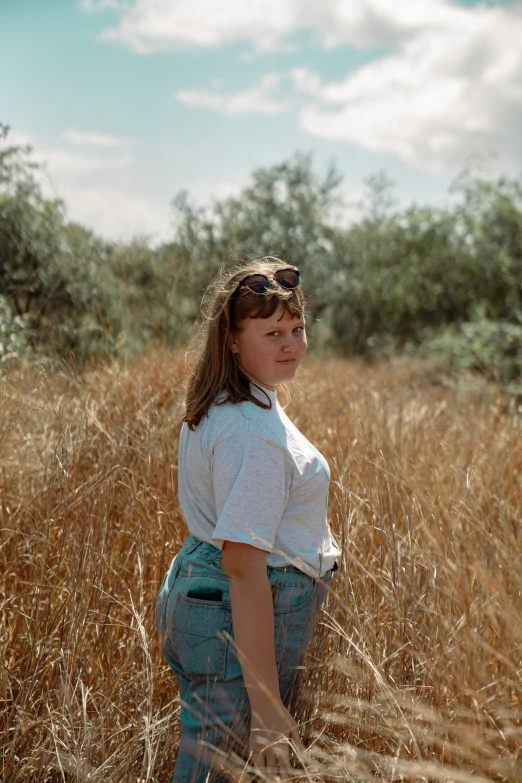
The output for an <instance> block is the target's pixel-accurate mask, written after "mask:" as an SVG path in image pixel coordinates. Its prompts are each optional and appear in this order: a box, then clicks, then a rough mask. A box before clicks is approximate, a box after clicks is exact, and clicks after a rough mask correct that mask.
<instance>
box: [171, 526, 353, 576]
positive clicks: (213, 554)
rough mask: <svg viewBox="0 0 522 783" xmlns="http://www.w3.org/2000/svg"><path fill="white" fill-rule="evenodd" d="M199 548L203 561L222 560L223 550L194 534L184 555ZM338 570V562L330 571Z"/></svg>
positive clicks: (189, 539)
mask: <svg viewBox="0 0 522 783" xmlns="http://www.w3.org/2000/svg"><path fill="white" fill-rule="evenodd" d="M198 548H199V552H198V557H200V558H201V559H202V560H206V561H207V562H209V563H219V561H220V560H221V554H222V552H221V549H219V548H218V547H216V546H214V545H213V544H209V543H208V541H202V540H201V539H200V538H197V537H196V536H193V535H192V533H189V534H188V536H187V537H186V539H185V542H184V544H183V554H185V555H190V554H191V553H192V552H194V551H195V550H196V549H198ZM280 568H282V569H284V570H285V571H297V572H298V573H299V574H302V573H303V572H302V571H301V570H300V569H299V568H296V567H295V566H292V565H287V566H280ZM338 568H339V566H338V564H337V560H336V561H335V563H334V564H333V566H332V568H330V569H329V570H330V571H337V570H338Z"/></svg>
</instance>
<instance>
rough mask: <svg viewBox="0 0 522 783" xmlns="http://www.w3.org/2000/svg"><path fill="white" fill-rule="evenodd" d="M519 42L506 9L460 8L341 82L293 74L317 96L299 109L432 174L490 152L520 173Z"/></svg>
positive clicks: (314, 122)
mask: <svg viewBox="0 0 522 783" xmlns="http://www.w3.org/2000/svg"><path fill="white" fill-rule="evenodd" d="M438 2H439V5H441V6H442V5H445V3H443V2H442V0H440V1H439V0H438ZM427 22H428V20H427ZM520 40H522V16H521V15H520V14H518V13H515V12H512V11H511V10H510V9H508V8H495V9H492V8H486V7H485V6H481V7H479V8H478V9H475V10H474V11H472V12H471V11H465V12H463V11H462V9H458V8H456V7H454V8H452V9H451V13H449V14H446V16H441V17H440V19H439V24H437V25H432V24H429V23H426V24H425V25H424V27H423V28H421V27H419V28H418V29H417V30H416V31H415V35H413V36H412V37H410V38H408V39H406V40H405V41H404V42H403V43H402V44H401V45H400V47H399V51H398V52H396V53H394V54H391V55H388V56H385V57H382V58H380V59H377V60H374V61H372V62H370V63H368V64H367V65H365V66H363V67H361V68H360V69H358V70H356V71H354V72H351V73H349V74H348V75H347V76H346V78H345V79H344V80H343V81H341V82H331V83H324V82H323V81H322V80H321V78H320V77H319V76H318V74H315V73H313V72H311V71H310V70H309V69H306V68H300V69H296V70H294V71H293V72H292V76H293V81H294V86H295V87H296V89H297V90H298V91H299V92H301V93H302V94H304V95H307V96H311V97H312V98H313V99H314V100H313V102H312V103H311V104H310V103H308V104H307V105H305V106H304V108H303V109H302V112H301V124H302V127H303V128H304V129H305V130H307V131H308V132H309V133H311V134H313V135H315V136H318V137H322V138H325V139H333V140H340V141H345V142H348V143H352V144H354V145H357V146H359V147H362V148H364V149H367V150H370V151H375V152H389V153H393V154H395V155H398V156H399V157H401V158H402V159H403V160H405V161H407V162H409V163H411V164H413V165H414V166H416V167H417V168H421V169H423V170H425V171H427V172H432V173H438V172H441V171H444V170H450V169H454V168H455V167H456V166H461V165H462V163H463V161H464V160H465V159H466V158H467V157H468V156H469V155H470V154H477V153H487V152H488V151H492V152H495V153H496V154H497V157H498V166H499V170H504V171H505V170H506V168H507V169H511V168H512V167H513V166H515V167H519V168H520V167H521V166H522V149H521V148H520V141H519V136H520V134H519V128H520V125H521V122H522V47H520V44H519V42H520Z"/></svg>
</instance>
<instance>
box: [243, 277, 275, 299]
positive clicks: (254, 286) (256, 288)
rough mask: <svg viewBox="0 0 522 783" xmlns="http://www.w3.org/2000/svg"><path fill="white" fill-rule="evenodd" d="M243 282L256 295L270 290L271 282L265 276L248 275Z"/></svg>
mask: <svg viewBox="0 0 522 783" xmlns="http://www.w3.org/2000/svg"><path fill="white" fill-rule="evenodd" d="M242 282H243V285H246V287H247V288H250V290H251V291H253V292H254V293H255V294H262V293H264V292H265V291H268V289H269V288H270V281H269V279H268V277H265V275H248V277H245V278H243V281H242Z"/></svg>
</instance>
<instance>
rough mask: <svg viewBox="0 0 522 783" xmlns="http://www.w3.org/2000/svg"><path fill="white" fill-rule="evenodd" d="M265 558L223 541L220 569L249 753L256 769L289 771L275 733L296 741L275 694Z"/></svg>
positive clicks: (248, 548)
mask: <svg viewBox="0 0 522 783" xmlns="http://www.w3.org/2000/svg"><path fill="white" fill-rule="evenodd" d="M266 556H267V552H265V551H264V550H263V549H258V548H256V547H254V546H250V544H240V543H237V542H235V541H225V543H224V544H223V555H222V559H221V566H222V568H223V570H224V571H225V573H226V574H227V576H228V578H229V582H230V600H231V603H232V621H233V625H234V638H235V642H236V646H237V652H238V656H239V662H240V664H241V669H242V672H243V679H244V681H245V685H246V689H247V693H248V697H249V699H250V706H251V709H252V723H251V735H250V750H251V751H253V753H254V756H255V758H256V763H257V764H258V765H259V766H261V767H266V766H268V767H274V766H277V763H279V766H280V767H281V768H289V755H288V744H287V743H285V742H284V741H281V735H285V736H287V737H288V736H292V738H293V739H294V740H295V742H296V743H297V744H300V740H299V733H298V730H297V725H296V723H295V721H294V719H293V718H292V716H291V715H290V713H289V712H288V710H287V709H286V708H285V707H284V705H283V703H282V701H281V695H280V692H279V679H278V675H277V665H276V655H275V645H274V609H273V602H272V591H271V587H270V582H269V579H268V574H267V570H266ZM274 741H275V744H274ZM268 743H271V747H270V748H269V749H268V748H266V745H267V744H268ZM276 762H277V763H276Z"/></svg>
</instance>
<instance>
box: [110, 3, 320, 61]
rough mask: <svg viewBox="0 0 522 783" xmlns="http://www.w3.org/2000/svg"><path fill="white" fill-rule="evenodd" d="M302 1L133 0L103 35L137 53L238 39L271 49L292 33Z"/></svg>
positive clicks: (212, 44)
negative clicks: (116, 21) (188, 0)
mask: <svg viewBox="0 0 522 783" xmlns="http://www.w3.org/2000/svg"><path fill="white" fill-rule="evenodd" d="M304 2H305V0H284V2H283V1H282V0H257V1H256V2H245V0H219V2H216V0H191V1H190V2H187V0H134V2H133V4H132V5H130V6H128V7H127V8H126V9H125V10H122V11H120V19H119V24H118V26H117V27H112V28H107V29H105V30H104V31H103V32H102V36H101V37H102V39H104V40H108V41H121V42H123V43H125V44H127V45H128V46H130V47H131V48H132V49H134V50H135V51H137V52H140V53H141V54H146V53H150V52H157V51H167V50H169V49H176V48H178V49H184V48H187V47H202V48H213V47H218V46H222V45H224V44H229V43H233V42H236V41H251V42H252V43H253V44H254V46H255V48H256V49H257V50H259V51H270V50H273V49H275V48H277V47H278V46H279V45H280V44H281V43H282V39H283V38H284V37H285V36H287V35H288V34H289V33H291V32H292V31H293V29H294V28H295V26H296V21H297V20H298V18H299V11H300V9H301V6H302V5H303V3H304ZM306 2H308V0H306Z"/></svg>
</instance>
